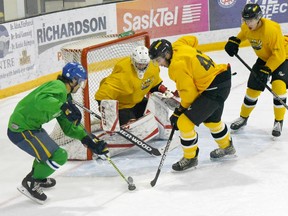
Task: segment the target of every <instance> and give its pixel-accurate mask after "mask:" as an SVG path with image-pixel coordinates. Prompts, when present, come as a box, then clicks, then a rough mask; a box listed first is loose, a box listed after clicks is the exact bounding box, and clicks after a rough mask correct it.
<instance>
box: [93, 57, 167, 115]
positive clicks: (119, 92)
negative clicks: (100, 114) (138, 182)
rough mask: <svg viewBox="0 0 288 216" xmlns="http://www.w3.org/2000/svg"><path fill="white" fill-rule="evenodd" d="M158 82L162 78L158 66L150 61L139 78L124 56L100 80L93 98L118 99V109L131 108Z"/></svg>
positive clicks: (128, 59)
mask: <svg viewBox="0 0 288 216" xmlns="http://www.w3.org/2000/svg"><path fill="white" fill-rule="evenodd" d="M160 82H162V79H161V78H160V69H159V67H158V66H156V65H154V64H153V63H152V62H150V63H149V65H148V68H147V70H146V72H145V74H144V77H143V79H139V78H138V76H137V73H136V71H135V69H134V66H133V65H132V63H131V59H130V57H125V58H123V59H122V60H120V61H119V62H117V64H116V65H115V67H114V68H113V71H112V73H111V74H110V75H109V76H108V77H106V78H104V79H103V80H102V81H101V83H100V87H99V89H98V91H97V92H96V94H95V99H96V100H104V99H107V100H109V99H111V100H118V102H119V107H118V108H119V110H120V109H125V108H132V107H134V106H135V105H136V104H137V103H139V102H141V101H142V100H143V98H144V97H145V95H146V94H147V93H148V92H149V91H150V90H151V89H152V88H153V87H155V86H157V85H158V84H159V83H160Z"/></svg>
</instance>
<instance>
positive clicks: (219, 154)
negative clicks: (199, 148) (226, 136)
mask: <svg viewBox="0 0 288 216" xmlns="http://www.w3.org/2000/svg"><path fill="white" fill-rule="evenodd" d="M235 153H236V150H235V148H234V146H233V143H232V141H230V145H229V146H228V147H226V148H224V149H222V148H217V149H215V150H213V151H212V152H210V158H211V159H220V158H223V157H225V156H232V155H235Z"/></svg>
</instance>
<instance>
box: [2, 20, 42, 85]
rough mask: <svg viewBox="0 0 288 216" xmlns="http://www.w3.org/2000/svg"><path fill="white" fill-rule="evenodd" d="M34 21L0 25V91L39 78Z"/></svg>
mask: <svg viewBox="0 0 288 216" xmlns="http://www.w3.org/2000/svg"><path fill="white" fill-rule="evenodd" d="M34 38H35V36H34V31H33V19H26V20H20V21H15V22H11V23H7V24H2V25H0V89H4V88H7V87H9V86H12V85H16V84H18V83H21V82H25V81H27V80H30V79H35V78H37V77H39V74H37V71H36V68H37V66H36V65H37V60H36V58H35V50H36V49H37V44H36V43H35V41H34Z"/></svg>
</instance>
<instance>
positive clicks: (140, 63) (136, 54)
mask: <svg viewBox="0 0 288 216" xmlns="http://www.w3.org/2000/svg"><path fill="white" fill-rule="evenodd" d="M131 62H132V64H133V66H134V68H135V71H136V72H137V75H138V78H139V79H143V77H144V74H145V72H146V70H147V68H148V65H149V63H150V58H149V55H148V49H147V48H146V47H145V46H137V47H136V48H135V49H133V51H132V53H131Z"/></svg>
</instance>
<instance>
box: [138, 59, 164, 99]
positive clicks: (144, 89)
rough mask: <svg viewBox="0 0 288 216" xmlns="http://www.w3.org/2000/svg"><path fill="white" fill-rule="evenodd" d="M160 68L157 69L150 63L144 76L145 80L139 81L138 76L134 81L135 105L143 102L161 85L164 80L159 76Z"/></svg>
mask: <svg viewBox="0 0 288 216" xmlns="http://www.w3.org/2000/svg"><path fill="white" fill-rule="evenodd" d="M158 70H159V69H158V67H155V66H154V65H153V64H152V63H150V65H149V67H148V69H147V71H146V72H145V74H144V77H143V79H139V78H138V77H137V75H136V76H134V77H135V79H134V80H133V86H134V87H133V88H134V94H133V101H134V102H135V103H139V102H140V101H142V99H143V97H144V96H145V95H146V94H147V93H148V92H149V91H150V90H151V88H153V87H154V86H156V85H157V84H159V83H160V82H161V81H162V80H161V78H160V76H159V71H158ZM135 73H136V72H135Z"/></svg>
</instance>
